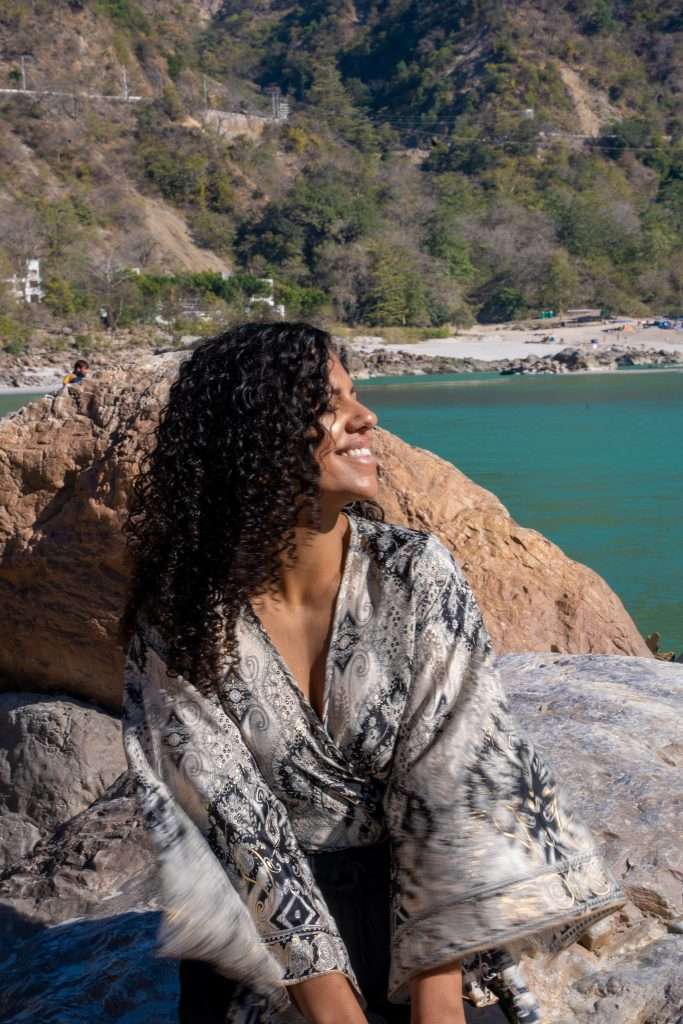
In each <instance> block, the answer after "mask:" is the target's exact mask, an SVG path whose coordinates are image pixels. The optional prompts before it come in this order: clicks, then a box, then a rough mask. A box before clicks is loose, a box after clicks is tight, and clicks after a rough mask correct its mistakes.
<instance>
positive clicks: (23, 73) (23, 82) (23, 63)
mask: <svg viewBox="0 0 683 1024" xmlns="http://www.w3.org/2000/svg"><path fill="white" fill-rule="evenodd" d="M28 56H30V55H29V54H28V53H22V55H21V88H22V89H23V90H24V92H26V58H27V57H28Z"/></svg>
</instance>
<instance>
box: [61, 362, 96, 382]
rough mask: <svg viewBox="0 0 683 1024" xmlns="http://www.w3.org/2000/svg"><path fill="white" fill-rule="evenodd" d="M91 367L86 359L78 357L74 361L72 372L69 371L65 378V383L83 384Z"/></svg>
mask: <svg viewBox="0 0 683 1024" xmlns="http://www.w3.org/2000/svg"><path fill="white" fill-rule="evenodd" d="M89 369H90V367H89V365H88V363H87V362H86V360H85V359H77V360H76V362H75V363H74V368H73V370H72V371H71V373H67V375H66V377H65V378H64V381H63V383H64V384H82V383H83V381H84V380H85V378H86V376H87V374H88V371H89Z"/></svg>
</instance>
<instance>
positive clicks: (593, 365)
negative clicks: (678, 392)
mask: <svg viewBox="0 0 683 1024" xmlns="http://www.w3.org/2000/svg"><path fill="white" fill-rule="evenodd" d="M503 363H504V364H505V365H503ZM503 363H501V364H499V367H498V368H499V370H500V373H501V374H502V375H503V376H510V375H512V374H524V373H530V374H537V373H575V372H576V371H577V370H619V369H622V368H623V367H627V366H650V367H652V366H680V365H683V353H681V352H673V351H666V350H665V349H641V348H621V347H619V348H617V347H614V346H611V347H609V348H604V349H598V348H596V349H592V348H591V349H586V348H583V349H578V348H564V349H562V351H561V352H555V353H554V354H553V355H548V356H540V357H539V356H526V357H525V358H524V359H506V360H503Z"/></svg>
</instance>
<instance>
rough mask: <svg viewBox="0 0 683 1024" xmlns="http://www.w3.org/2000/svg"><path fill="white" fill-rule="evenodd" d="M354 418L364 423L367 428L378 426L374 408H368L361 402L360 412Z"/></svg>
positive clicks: (357, 421)
mask: <svg viewBox="0 0 683 1024" xmlns="http://www.w3.org/2000/svg"><path fill="white" fill-rule="evenodd" d="M354 418H355V420H356V423H360V424H362V426H363V427H365V428H368V429H372V428H373V427H376V426H377V422H378V421H377V416H376V415H375V413H374V412H373V411H372V409H368V407H367V406H366V405H361V404H360V403H359V407H358V414H357V416H356V417H354Z"/></svg>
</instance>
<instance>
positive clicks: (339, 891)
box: [178, 843, 508, 1024]
mask: <svg viewBox="0 0 683 1024" xmlns="http://www.w3.org/2000/svg"><path fill="white" fill-rule="evenodd" d="M308 860H309V863H310V865H311V869H312V871H313V875H314V877H315V880H316V882H317V883H318V886H319V888H320V890H321V892H322V894H323V896H324V897H325V900H326V902H327V905H328V907H329V909H330V913H331V914H332V916H333V918H334V920H335V922H336V924H337V927H338V928H339V932H340V934H341V936H342V938H343V940H344V942H345V944H346V948H347V950H348V953H349V957H350V959H351V963H352V965H353V969H354V971H355V972H356V977H357V978H358V984H359V985H360V988H361V991H362V992H363V995H364V996H365V998H366V999H367V1001H368V1006H367V1012H368V1013H371V1014H376V1015H378V1016H379V1017H380V1018H383V1019H384V1021H386V1022H387V1024H410V1007H409V1006H394V1005H392V1004H390V1003H388V1002H387V999H386V992H387V981H388V976H389V958H390V939H389V844H388V843H382V844H378V845H377V846H367V847H359V848H357V849H353V850H343V851H340V852H332V853H315V854H310V855H309V857H308ZM233 991H234V982H232V981H229V980H228V979H227V978H224V977H223V976H222V975H220V974H218V973H217V972H216V971H215V970H214V969H213V968H212V967H211V966H210V965H209V964H206V963H203V962H202V961H199V960H181V962H180V1002H179V1007H178V1019H179V1022H180V1024H224V1022H225V1014H226V1011H227V1007H228V1006H229V1004H230V1000H231V998H232V993H233ZM465 1016H466V1019H467V1021H468V1022H472V1024H506V1022H507V1021H508V1018H507V1017H506V1016H505V1015H504V1014H503V1012H502V1011H501V1010H500V1008H499V1007H498V1006H491V1007H486V1008H482V1009H476V1008H475V1007H473V1006H470V1005H469V1004H468V1003H466V1004H465ZM259 1024H266V1022H261V1021H259Z"/></svg>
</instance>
